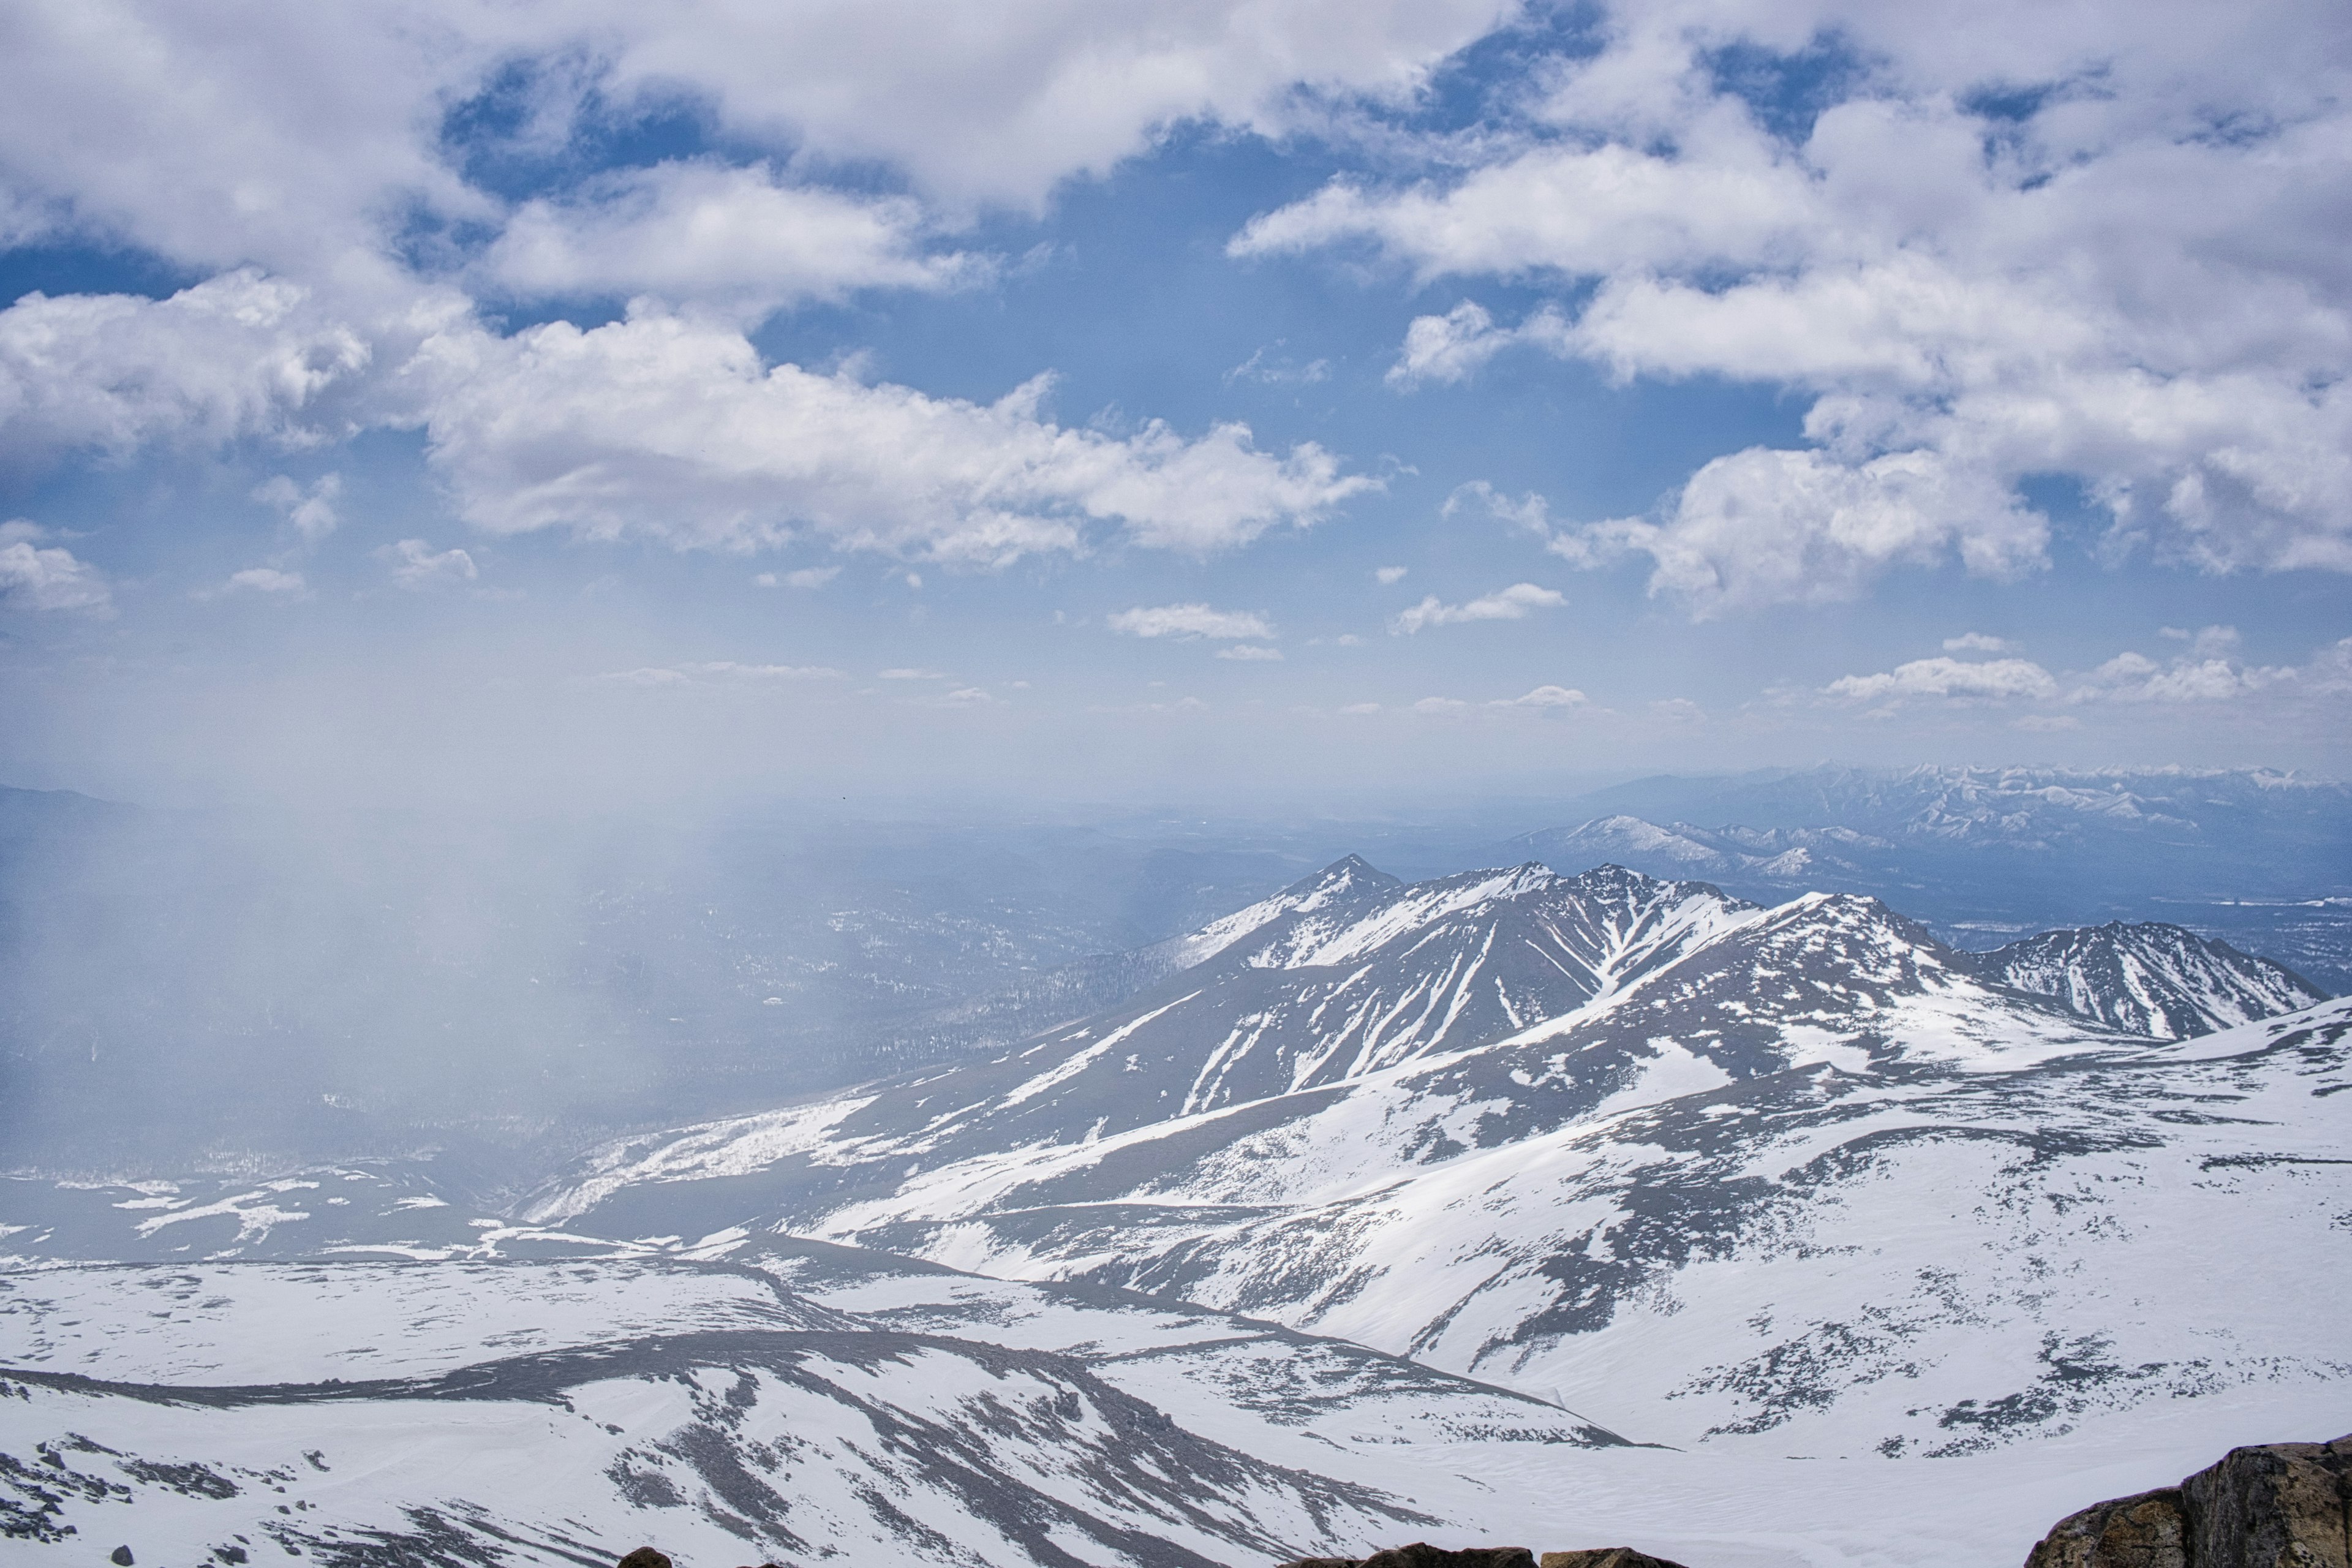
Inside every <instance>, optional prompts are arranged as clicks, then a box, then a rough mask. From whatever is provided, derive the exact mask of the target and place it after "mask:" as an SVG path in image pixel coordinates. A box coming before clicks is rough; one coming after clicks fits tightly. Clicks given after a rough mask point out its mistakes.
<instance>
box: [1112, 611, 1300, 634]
mask: <svg viewBox="0 0 2352 1568" xmlns="http://www.w3.org/2000/svg"><path fill="white" fill-rule="evenodd" d="M1104 624H1105V625H1107V626H1109V627H1110V629H1111V630H1113V631H1115V632H1125V633H1126V634H1127V635H1128V636H1129V637H1216V638H1220V639H1223V640H1225V641H1233V642H1239V641H1244V640H1248V641H1256V642H1267V641H1271V640H1272V639H1273V637H1274V627H1273V626H1272V625H1271V624H1270V623H1269V622H1268V621H1267V620H1266V618H1265V616H1261V615H1256V614H1254V613H1252V612H1250V611H1247V610H1215V609H1211V608H1210V607H1209V606H1208V605H1158V606H1155V607H1151V608H1145V607H1144V606H1142V605H1138V606H1137V607H1136V608H1134V609H1132V610H1121V611H1119V612H1118V614H1117V615H1115V616H1110V617H1109V618H1108V620H1107V621H1106V622H1105V623H1104Z"/></svg>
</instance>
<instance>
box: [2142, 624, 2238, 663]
mask: <svg viewBox="0 0 2352 1568" xmlns="http://www.w3.org/2000/svg"><path fill="white" fill-rule="evenodd" d="M2158 636H2160V637H2169V638H2170V639H2172V640H2173V641H2174V642H2185V643H2187V644H2188V645H2189V652H2191V653H2193V654H2196V655H2198V656H2199V657H2200V658H2215V657H2217V656H2220V655H2222V654H2226V653H2228V652H2229V651H2230V650H2231V649H2232V648H2234V647H2237V646H2238V642H2239V637H2238V628H2237V627H2235V626H2200V627H2199V628H2197V629H2196V630H2195V631H2190V630H2189V629H2188V628H2187V627H2185V626H2163V627H2160V628H2158Z"/></svg>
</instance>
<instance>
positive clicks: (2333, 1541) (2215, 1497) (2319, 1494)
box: [1547, 1436, 2352, 1568]
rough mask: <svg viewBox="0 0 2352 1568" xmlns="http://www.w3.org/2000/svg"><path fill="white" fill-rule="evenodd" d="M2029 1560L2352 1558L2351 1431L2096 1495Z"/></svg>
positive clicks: (2267, 1565)
mask: <svg viewBox="0 0 2352 1568" xmlns="http://www.w3.org/2000/svg"><path fill="white" fill-rule="evenodd" d="M1547 1563H1549V1559H1547ZM2025 1568H2352V1436H2344V1437H2338V1438H2336V1440H2335V1441H2334V1442H2332V1443H2268V1444H2263V1445H2261V1446H2259V1447H2246V1448H2232V1449H2231V1450H2230V1451H2229V1453H2227V1454H2226V1455H2224V1456H2222V1458H2221V1463H2219V1464H2216V1465H2212V1466H2209V1467H2208V1468H2205V1469H2201V1470H2200V1471H2198V1472H2197V1473H2196V1474H2195V1475H2193V1476H2190V1477H2189V1479H2186V1480H2184V1481H2182V1482H2181V1483H2180V1484H2179V1486H2177V1487H2161V1488H2158V1489H2157V1490H2155V1491H2148V1492H2141V1493H2138V1494H2137V1495H2136V1496H2133V1497H2126V1498H2115V1499H2111V1500H2108V1501H2106V1502H2102V1503H2095V1504H2093V1505H2092V1506H2091V1507H2089V1508H2086V1509H2084V1510H2082V1511H2081V1512H2080V1513H2074V1514H2069V1515H2068V1516H2067V1517H2065V1518H2064V1519H2062V1520H2060V1521H2058V1523H2057V1524H2056V1526H2054V1527H2053V1529H2052V1530H2051V1531H2050V1533H2049V1534H2048V1535H2046V1536H2043V1537H2042V1542H2041V1544H2040V1545H2038V1546H2036V1547H2034V1549H2033V1551H2032V1554H2031V1555H2029V1556H2028V1557H2027V1558H2026V1560H2025Z"/></svg>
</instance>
